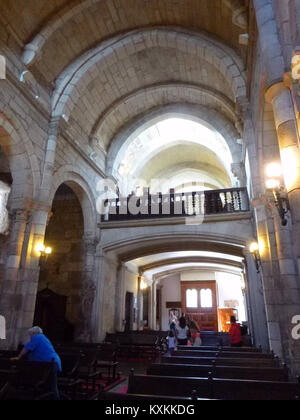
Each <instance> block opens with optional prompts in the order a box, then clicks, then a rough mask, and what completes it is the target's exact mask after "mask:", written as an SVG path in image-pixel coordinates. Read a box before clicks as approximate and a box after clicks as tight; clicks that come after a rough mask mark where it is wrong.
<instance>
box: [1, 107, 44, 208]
mask: <svg viewBox="0 0 300 420" xmlns="http://www.w3.org/2000/svg"><path fill="white" fill-rule="evenodd" d="M0 145H1V147H2V149H3V151H4V153H5V155H6V157H7V159H8V160H9V165H10V170H11V173H12V177H13V185H12V192H11V197H10V200H17V201H20V204H21V205H25V201H26V200H31V199H33V198H34V197H35V196H36V194H37V189H38V187H39V179H40V170H39V166H38V161H37V157H36V155H35V153H34V148H33V146H32V143H31V141H30V140H29V138H28V136H27V134H26V132H25V130H24V128H23V127H22V125H21V124H20V123H19V122H18V121H14V122H13V121H12V120H10V119H9V117H8V116H7V115H6V114H4V113H3V112H0Z"/></svg>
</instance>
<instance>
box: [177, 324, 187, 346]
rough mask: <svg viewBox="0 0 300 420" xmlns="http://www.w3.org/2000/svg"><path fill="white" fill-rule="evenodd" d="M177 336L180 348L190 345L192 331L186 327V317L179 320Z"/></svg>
mask: <svg viewBox="0 0 300 420" xmlns="http://www.w3.org/2000/svg"><path fill="white" fill-rule="evenodd" d="M176 336H177V341H178V345H179V346H187V345H188V339H189V336H190V330H189V327H188V326H187V325H186V320H185V318H184V317H181V318H180V319H179V325H178V326H177V327H176Z"/></svg>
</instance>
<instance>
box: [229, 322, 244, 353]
mask: <svg viewBox="0 0 300 420" xmlns="http://www.w3.org/2000/svg"><path fill="white" fill-rule="evenodd" d="M230 322H231V327H230V331H229V335H230V338H231V347H242V345H243V339H242V331H241V326H240V324H238V323H237V322H236V318H235V316H232V317H231V319H230Z"/></svg>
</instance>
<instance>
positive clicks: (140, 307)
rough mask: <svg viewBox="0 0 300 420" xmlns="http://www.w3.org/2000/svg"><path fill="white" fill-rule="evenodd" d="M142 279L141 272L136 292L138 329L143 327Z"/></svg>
mask: <svg viewBox="0 0 300 420" xmlns="http://www.w3.org/2000/svg"><path fill="white" fill-rule="evenodd" d="M142 279H143V275H142V273H140V274H139V277H138V293H137V330H138V331H140V330H142V329H143V327H142V321H143V291H142V289H141V282H142Z"/></svg>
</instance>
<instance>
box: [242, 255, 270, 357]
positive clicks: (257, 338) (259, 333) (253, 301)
mask: <svg viewBox="0 0 300 420" xmlns="http://www.w3.org/2000/svg"><path fill="white" fill-rule="evenodd" d="M244 255H245V260H246V276H247V295H248V300H249V310H250V314H251V324H252V331H251V332H252V335H253V337H252V340H253V341H254V345H255V346H262V348H263V349H265V350H269V343H268V330H267V321H266V312H265V300H264V291H263V286H262V280H261V276H260V275H259V274H257V270H256V267H255V263H254V261H253V256H252V255H251V254H250V252H249V251H248V250H247V249H245V251H244Z"/></svg>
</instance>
